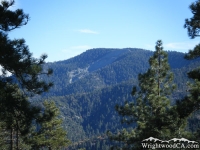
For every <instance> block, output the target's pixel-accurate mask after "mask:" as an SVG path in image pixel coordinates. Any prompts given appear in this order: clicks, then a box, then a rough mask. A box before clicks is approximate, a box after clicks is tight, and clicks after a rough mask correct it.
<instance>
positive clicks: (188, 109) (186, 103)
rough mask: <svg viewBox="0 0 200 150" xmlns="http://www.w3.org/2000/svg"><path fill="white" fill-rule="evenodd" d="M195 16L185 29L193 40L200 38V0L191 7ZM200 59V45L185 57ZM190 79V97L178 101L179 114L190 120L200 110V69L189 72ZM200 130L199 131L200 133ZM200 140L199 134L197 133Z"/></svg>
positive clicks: (188, 21)
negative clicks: (191, 80)
mask: <svg viewBox="0 0 200 150" xmlns="http://www.w3.org/2000/svg"><path fill="white" fill-rule="evenodd" d="M189 8H190V9H191V12H192V14H193V16H192V17H191V18H190V19H186V20H185V25H184V27H185V28H187V30H188V36H189V37H190V38H191V39H194V38H196V37H199V36H200V35H199V32H200V0H197V1H196V2H194V3H192V4H191V5H190V7H189ZM199 57H200V44H198V45H196V46H195V47H194V49H193V50H189V52H188V53H187V54H186V55H185V58H186V59H188V60H192V59H198V58H199ZM188 77H189V78H190V79H193V82H190V83H188V88H189V90H188V92H189V93H188V95H187V96H185V97H184V98H183V99H182V100H180V101H177V112H178V113H179V116H180V117H182V118H188V117H189V116H191V115H192V114H193V113H194V112H196V111H198V110H200V67H199V66H198V67H197V68H195V69H193V70H191V71H189V72H188ZM199 131H200V130H197V132H199ZM196 135H197V138H198V139H199V138H200V137H199V133H196Z"/></svg>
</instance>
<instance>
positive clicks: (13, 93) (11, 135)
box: [0, 85, 40, 150]
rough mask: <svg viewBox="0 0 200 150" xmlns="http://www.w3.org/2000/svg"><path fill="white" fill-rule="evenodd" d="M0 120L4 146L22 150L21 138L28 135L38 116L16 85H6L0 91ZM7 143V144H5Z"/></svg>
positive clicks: (37, 112)
mask: <svg viewBox="0 0 200 150" xmlns="http://www.w3.org/2000/svg"><path fill="white" fill-rule="evenodd" d="M0 95H1V96H0V108H1V109H0V120H1V124H3V125H2V126H1V128H2V133H1V134H2V136H4V137H6V138H3V140H4V142H3V143H4V146H5V145H7V147H9V148H10V149H11V150H12V149H13V148H14V147H15V149H20V148H23V147H24V145H23V147H22V144H24V142H23V140H22V137H23V136H24V135H26V134H27V133H29V131H30V127H31V125H32V120H33V119H34V118H37V116H38V115H39V110H40V109H39V108H37V107H34V106H31V104H30V102H29V101H28V99H27V98H26V97H25V96H24V95H23V94H22V92H21V91H20V90H19V88H18V86H17V85H15V86H14V85H6V86H5V87H4V90H0ZM5 141H7V142H5Z"/></svg>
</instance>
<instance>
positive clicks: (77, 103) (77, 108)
mask: <svg viewBox="0 0 200 150" xmlns="http://www.w3.org/2000/svg"><path fill="white" fill-rule="evenodd" d="M152 55H153V52H152V51H149V50H143V49H136V48H125V49H106V48H98V49H91V50H87V51H86V52H84V53H82V54H80V55H78V56H76V57H73V58H71V59H68V60H64V61H58V62H53V63H47V64H46V65H45V66H44V67H45V68H52V69H53V71H54V73H53V75H52V76H51V77H50V78H49V79H48V80H51V81H53V82H54V87H53V88H52V89H51V90H50V92H48V93H45V95H43V97H42V98H41V97H40V98H34V99H33V102H36V101H37V100H38V99H39V100H41V99H45V98H48V99H53V100H54V101H55V102H56V103H57V105H58V106H59V107H60V110H61V112H62V117H63V119H64V126H65V128H66V130H67V132H68V136H69V138H70V139H71V140H72V141H74V142H76V143H79V142H80V141H82V143H83V142H84V141H87V140H86V139H95V138H96V139H101V138H102V137H104V136H105V132H106V130H111V131H117V129H120V128H122V125H121V123H120V118H119V116H118V115H117V113H116V111H115V105H116V104H122V103H123V102H125V101H130V100H133V97H132V96H131V94H130V93H131V90H132V87H133V86H134V85H137V77H138V74H139V73H144V72H145V71H147V69H148V67H149V65H148V60H149V57H150V56H152ZM168 58H169V59H168V60H169V64H170V67H171V70H172V71H173V72H174V75H175V79H174V82H175V83H176V84H177V90H176V92H175V93H174V94H173V96H172V103H174V101H176V100H177V99H179V98H181V97H183V96H184V95H185V94H186V91H187V86H186V82H187V81H188V78H187V72H188V71H189V70H192V69H193V68H195V67H196V66H197V65H200V61H199V59H197V60H192V61H191V60H190V61H189V60H185V59H184V53H180V52H175V51H168Z"/></svg>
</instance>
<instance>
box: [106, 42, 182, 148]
mask: <svg viewBox="0 0 200 150" xmlns="http://www.w3.org/2000/svg"><path fill="white" fill-rule="evenodd" d="M155 48H156V51H155V52H154V54H153V56H152V57H150V59H149V65H150V67H149V69H148V70H147V72H146V73H143V74H139V75H138V80H139V88H138V89H137V88H136V87H134V88H133V91H132V94H133V95H135V97H136V99H135V101H134V102H130V103H128V102H127V103H125V104H124V105H123V106H119V105H117V106H116V110H117V112H118V113H119V115H121V116H122V118H123V119H122V122H123V123H127V124H131V123H132V124H133V129H131V130H128V129H123V130H122V131H121V132H120V133H118V134H117V135H113V134H111V133H108V135H109V137H110V139H111V140H115V141H120V142H121V143H123V144H122V147H123V149H134V150H135V149H141V141H142V140H144V139H146V138H149V137H152V136H153V137H155V138H160V139H163V140H164V139H169V138H171V137H174V136H178V134H179V132H178V131H179V127H180V124H179V126H177V124H176V122H175V121H174V119H175V118H174V117H177V115H175V114H174V113H173V112H174V111H172V106H171V105H170V96H171V94H172V92H173V90H174V89H175V85H174V84H173V73H172V72H171V71H170V66H169V64H168V56H167V53H166V52H165V51H164V50H163V47H162V41H161V40H158V41H157V43H156V47H155ZM116 147H119V145H118V146H116Z"/></svg>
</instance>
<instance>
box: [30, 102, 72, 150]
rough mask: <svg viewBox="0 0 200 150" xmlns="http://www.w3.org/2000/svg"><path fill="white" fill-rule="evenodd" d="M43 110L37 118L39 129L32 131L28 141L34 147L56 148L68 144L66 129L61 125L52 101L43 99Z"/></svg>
mask: <svg viewBox="0 0 200 150" xmlns="http://www.w3.org/2000/svg"><path fill="white" fill-rule="evenodd" d="M43 104H44V107H45V110H44V112H43V114H42V116H41V117H40V118H39V119H38V124H37V126H38V127H39V130H38V131H36V132H35V133H33V135H32V136H31V138H30V143H32V144H33V147H34V148H37V149H40V148H45V147H46V148H49V149H51V150H57V149H59V148H62V147H66V146H68V145H69V144H70V141H69V140H68V139H67V133H66V131H65V130H64V129H63V128H62V127H61V125H62V119H61V118H59V109H58V108H57V107H56V105H55V103H54V102H53V101H50V102H48V101H45V102H44V103H43Z"/></svg>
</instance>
